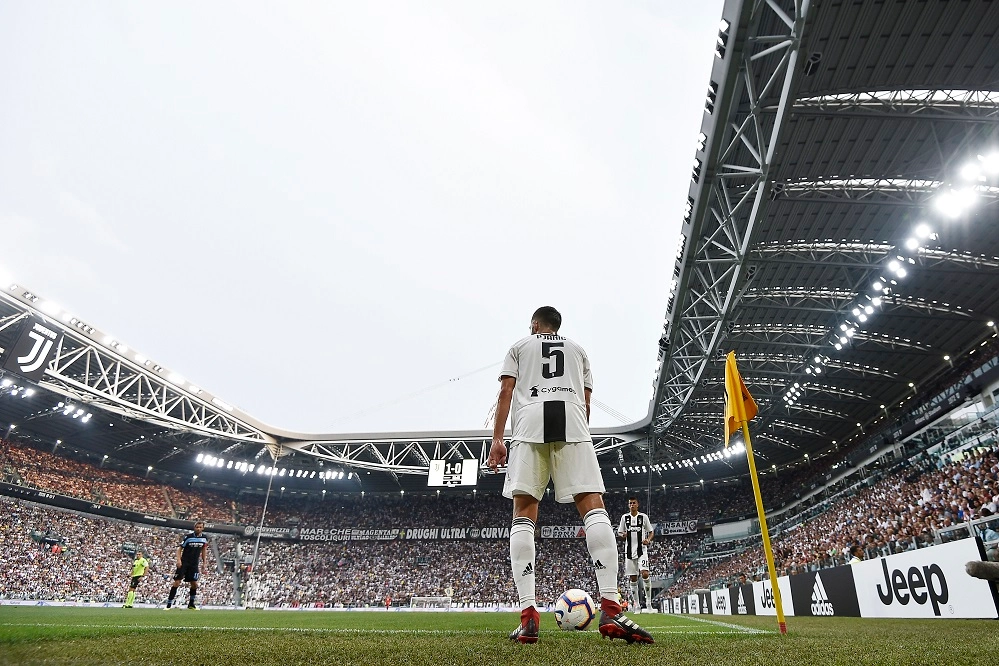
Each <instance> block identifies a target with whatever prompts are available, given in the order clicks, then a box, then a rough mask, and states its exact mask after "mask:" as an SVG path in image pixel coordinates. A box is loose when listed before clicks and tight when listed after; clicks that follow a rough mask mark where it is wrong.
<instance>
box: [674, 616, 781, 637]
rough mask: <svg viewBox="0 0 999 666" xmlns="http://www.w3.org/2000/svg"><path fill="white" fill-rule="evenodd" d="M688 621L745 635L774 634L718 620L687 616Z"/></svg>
mask: <svg viewBox="0 0 999 666" xmlns="http://www.w3.org/2000/svg"><path fill="white" fill-rule="evenodd" d="M685 617H686V618H687V619H688V620H693V621H694V622H703V623H705V624H713V625H715V626H717V627H726V628H728V629H738V630H739V632H741V633H744V634H770V633H773V632H770V631H767V630H766V629H755V628H753V627H743V626H741V625H738V624H731V623H729V622H719V621H718V620H705V619H704V618H702V617H690V616H685Z"/></svg>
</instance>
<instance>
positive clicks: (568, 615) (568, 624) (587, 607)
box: [555, 590, 596, 631]
mask: <svg viewBox="0 0 999 666" xmlns="http://www.w3.org/2000/svg"><path fill="white" fill-rule="evenodd" d="M595 608H596V606H595V605H594V604H593V599H592V598H591V597H590V595H588V594H587V593H586V592H584V591H583V590H566V591H565V592H563V593H562V596H560V597H559V598H558V601H556V602H555V622H556V623H558V626H559V629H561V630H562V631H574V630H578V631H583V630H584V629H586V628H587V627H588V626H590V622H592V621H593V615H594V609H595Z"/></svg>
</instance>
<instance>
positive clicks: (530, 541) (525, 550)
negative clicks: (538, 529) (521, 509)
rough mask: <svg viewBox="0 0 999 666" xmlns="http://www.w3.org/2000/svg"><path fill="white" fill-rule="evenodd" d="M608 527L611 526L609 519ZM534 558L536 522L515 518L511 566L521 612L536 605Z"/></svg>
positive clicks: (511, 535)
mask: <svg viewBox="0 0 999 666" xmlns="http://www.w3.org/2000/svg"><path fill="white" fill-rule="evenodd" d="M604 515H606V514H604ZM607 525H608V527H609V526H610V521H609V519H608V522H607ZM615 553H616V551H615ZM534 556H535V548H534V521H533V520H531V519H530V518H514V519H513V526H512V527H511V528H510V565H511V567H512V568H513V582H514V583H515V584H516V585H517V595H518V596H519V597H520V610H524V609H525V608H530V607H531V606H534V605H535V603H536V599H535V596H534V595H535V592H534V567H535V562H534ZM615 570H616V567H615Z"/></svg>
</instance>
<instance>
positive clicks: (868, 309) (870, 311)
mask: <svg viewBox="0 0 999 666" xmlns="http://www.w3.org/2000/svg"><path fill="white" fill-rule="evenodd" d="M864 312H865V313H867V314H869V315H871V314H874V308H873V307H872V306H870V305H867V306H865V307H864Z"/></svg>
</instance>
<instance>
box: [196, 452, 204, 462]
mask: <svg viewBox="0 0 999 666" xmlns="http://www.w3.org/2000/svg"><path fill="white" fill-rule="evenodd" d="M204 459H205V454H204V453H199V454H198V457H197V458H195V460H196V461H197V462H201V461H202V460H204Z"/></svg>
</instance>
